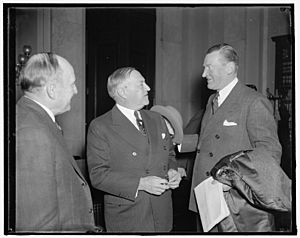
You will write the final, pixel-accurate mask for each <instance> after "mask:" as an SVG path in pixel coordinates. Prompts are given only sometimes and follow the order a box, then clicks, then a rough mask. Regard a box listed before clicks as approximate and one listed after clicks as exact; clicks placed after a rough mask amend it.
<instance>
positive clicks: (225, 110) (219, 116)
mask: <svg viewBox="0 0 300 238" xmlns="http://www.w3.org/2000/svg"><path fill="white" fill-rule="evenodd" d="M241 88H242V84H241V83H240V82H238V83H237V84H236V85H235V86H234V88H233V89H232V90H231V92H230V93H229V95H228V96H227V98H226V99H225V101H224V102H223V103H222V105H221V106H220V107H219V108H218V110H217V111H216V112H215V114H214V115H211V109H212V103H211V102H212V99H213V97H214V95H212V96H211V97H210V98H209V100H208V103H207V106H206V111H205V114H204V116H203V127H202V129H201V134H202V135H203V137H202V138H204V137H205V136H206V134H207V133H210V132H209V131H210V129H211V128H215V126H216V125H217V124H218V123H223V122H224V120H225V119H226V118H228V115H230V114H231V112H232V111H234V110H236V107H239V103H240V100H239V98H240V97H241Z"/></svg>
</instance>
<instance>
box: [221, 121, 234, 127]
mask: <svg viewBox="0 0 300 238" xmlns="http://www.w3.org/2000/svg"><path fill="white" fill-rule="evenodd" d="M236 125H237V123H236V122H234V121H227V120H225V121H224V122H223V126H236Z"/></svg>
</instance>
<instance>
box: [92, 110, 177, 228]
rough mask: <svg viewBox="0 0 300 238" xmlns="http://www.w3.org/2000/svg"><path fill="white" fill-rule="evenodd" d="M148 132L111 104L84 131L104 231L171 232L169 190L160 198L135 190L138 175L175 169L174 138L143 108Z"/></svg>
mask: <svg viewBox="0 0 300 238" xmlns="http://www.w3.org/2000/svg"><path fill="white" fill-rule="evenodd" d="M140 112H141V116H142V118H143V121H144V124H145V128H146V131H147V136H146V137H145V136H143V135H142V133H141V132H140V131H138V130H137V128H136V127H135V126H134V125H133V124H132V123H131V122H130V121H129V120H128V119H127V118H126V116H125V115H123V114H122V113H121V112H120V110H119V109H118V108H117V107H116V106H114V107H113V108H112V110H110V111H109V112H107V113H106V114H104V115H102V116H100V117H98V118H96V119H94V120H93V121H92V122H91V124H90V126H89V130H88V138H87V159H88V168H89V174H90V179H91V182H92V185H93V186H94V187H95V188H96V189H99V190H102V191H104V192H105V195H104V212H105V214H104V215H105V225H106V229H107V231H121V232H126V231H131V232H132V231H136V232H143V231H170V230H171V229H172V199H171V191H170V190H167V191H165V192H164V193H163V194H161V195H160V196H156V195H152V194H149V193H147V192H145V191H138V194H137V196H136V193H137V188H138V184H139V180H140V178H141V177H146V176H152V175H153V176H159V177H162V178H164V177H165V175H166V174H167V172H168V170H169V168H175V169H176V161H175V158H174V151H172V149H171V146H172V141H171V138H170V136H169V133H168V130H167V127H166V125H165V122H164V120H163V119H162V117H161V116H160V115H159V114H158V113H156V112H152V111H146V110H141V111H140Z"/></svg>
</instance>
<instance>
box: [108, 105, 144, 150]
mask: <svg viewBox="0 0 300 238" xmlns="http://www.w3.org/2000/svg"><path fill="white" fill-rule="evenodd" d="M111 112H112V127H113V129H114V130H115V132H116V133H117V134H118V135H119V136H120V137H121V138H122V139H123V140H124V141H126V142H127V143H129V144H130V145H131V146H132V147H134V148H136V149H137V150H138V151H141V148H143V147H145V142H144V140H141V138H142V139H143V137H144V136H143V135H142V134H141V132H139V131H138V129H137V128H136V127H135V126H134V125H133V124H132V123H131V122H130V121H129V120H128V118H127V117H126V116H125V115H124V114H123V113H122V112H121V111H120V110H119V109H118V108H117V106H114V107H113V108H112V111H111ZM146 129H147V128H146Z"/></svg>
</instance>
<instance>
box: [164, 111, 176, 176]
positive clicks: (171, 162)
mask: <svg viewBox="0 0 300 238" xmlns="http://www.w3.org/2000/svg"><path fill="white" fill-rule="evenodd" d="M160 118H161V120H160V121H161V125H162V127H163V130H164V131H165V134H166V135H167V139H168V141H169V155H168V167H169V169H175V170H177V169H178V164H177V161H176V158H175V156H176V152H175V145H174V144H173V141H172V138H171V136H170V133H169V130H168V127H167V124H166V123H165V120H164V119H163V117H162V116H160Z"/></svg>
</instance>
